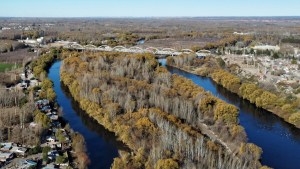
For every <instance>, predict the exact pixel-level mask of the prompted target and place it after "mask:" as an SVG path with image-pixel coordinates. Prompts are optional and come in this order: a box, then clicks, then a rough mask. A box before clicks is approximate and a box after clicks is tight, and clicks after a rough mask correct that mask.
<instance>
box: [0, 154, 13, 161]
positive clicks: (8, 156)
mask: <svg viewBox="0 0 300 169" xmlns="http://www.w3.org/2000/svg"><path fill="white" fill-rule="evenodd" d="M13 158H14V153H10V152H0V161H1V162H7V161H10V160H12V159H13Z"/></svg>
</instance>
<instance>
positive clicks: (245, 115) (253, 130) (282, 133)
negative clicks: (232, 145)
mask: <svg viewBox="0 0 300 169" xmlns="http://www.w3.org/2000/svg"><path fill="white" fill-rule="evenodd" d="M159 62H160V63H161V64H162V65H163V66H166V60H165V59H160V60H159ZM166 68H167V69H168V71H169V72H171V73H172V74H174V73H176V74H178V75H181V76H183V77H185V78H188V79H190V80H192V81H193V82H194V83H196V84H197V85H199V86H201V87H203V88H204V89H205V90H207V91H210V92H211V93H212V94H213V95H214V96H216V97H218V98H220V99H222V100H224V101H226V102H227V103H230V104H233V105H235V106H236V107H238V108H239V110H240V114H239V121H240V124H241V125H242V126H243V127H244V128H245V131H246V133H247V136H248V139H249V142H252V143H255V144H256V145H258V146H259V147H261V148H262V149H263V154H262V164H264V165H267V166H269V167H272V168H275V169H300V129H297V128H295V127H294V126H292V125H290V124H288V123H287V122H285V121H283V120H282V119H281V118H279V117H277V116H275V115H274V114H272V113H270V112H268V111H265V110H262V109H259V108H257V107H256V106H255V105H253V104H251V103H250V102H248V101H246V100H243V99H241V98H240V97H239V96H238V95H236V94H233V93H231V92H229V91H228V90H226V89H225V88H223V87H222V86H220V85H218V84H216V83H215V82H214V81H213V80H211V79H210V78H207V77H201V76H197V75H194V74H191V73H187V72H184V71H182V70H179V69H176V68H173V67H169V66H166Z"/></svg>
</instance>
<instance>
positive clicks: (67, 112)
mask: <svg viewBox="0 0 300 169" xmlns="http://www.w3.org/2000/svg"><path fill="white" fill-rule="evenodd" d="M60 65H61V62H60V61H59V62H56V63H54V64H53V65H52V67H51V68H50V69H49V74H48V77H49V79H50V80H52V81H53V83H54V90H55V92H56V95H57V102H58V104H59V105H60V106H61V107H62V108H63V112H64V114H63V117H64V119H65V120H67V122H68V123H69V124H70V126H71V128H72V129H73V130H74V131H76V132H79V133H80V134H82V135H83V137H84V138H85V141H86V147H87V152H88V156H89V158H90V160H91V163H90V165H89V169H109V168H110V166H111V164H112V162H113V158H115V157H118V156H119V154H118V150H120V149H123V148H124V145H122V143H120V142H118V141H116V140H117V139H116V137H115V135H114V134H113V133H111V132H109V131H107V130H106V129H105V128H104V127H102V126H101V125H99V124H98V123H97V122H95V121H94V120H93V119H91V118H90V117H88V116H87V115H86V113H84V112H83V111H82V110H81V109H80V108H79V107H78V104H77V103H75V102H74V101H73V100H72V97H71V96H70V95H69V94H68V92H67V90H66V89H64V86H62V85H61V84H60V75H59V72H60Z"/></svg>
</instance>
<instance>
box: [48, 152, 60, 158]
mask: <svg viewBox="0 0 300 169" xmlns="http://www.w3.org/2000/svg"><path fill="white" fill-rule="evenodd" d="M58 156H59V154H58V152H57V151H50V152H48V158H49V159H50V160H55V159H56V157H58Z"/></svg>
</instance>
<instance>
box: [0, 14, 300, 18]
mask: <svg viewBox="0 0 300 169" xmlns="http://www.w3.org/2000/svg"><path fill="white" fill-rule="evenodd" d="M263 17H266V18H272V17H299V18H300V15H277V16H276V15H274V16H273V15H265V16H264V15H261V16H259V15H257V16H256V15H252V16H251V15H249V16H246V15H242V16H226V15H224V16H221V15H220V16H0V18H110V19H113V18H263Z"/></svg>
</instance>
